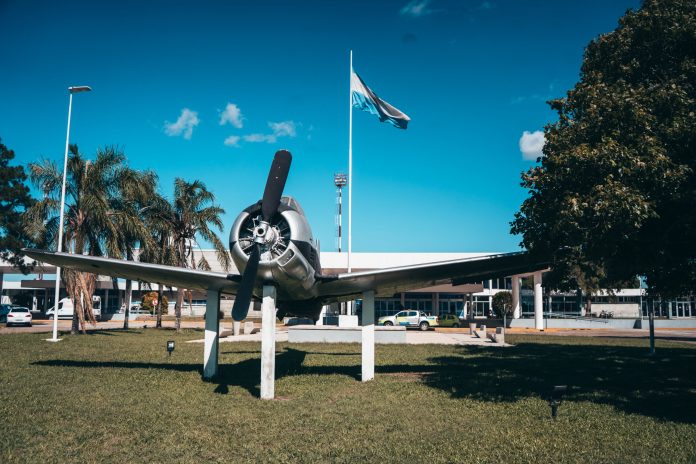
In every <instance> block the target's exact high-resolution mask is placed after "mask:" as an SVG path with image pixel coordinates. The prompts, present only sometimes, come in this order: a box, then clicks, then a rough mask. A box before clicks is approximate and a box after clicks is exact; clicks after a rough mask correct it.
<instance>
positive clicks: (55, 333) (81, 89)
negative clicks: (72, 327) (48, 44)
mask: <svg viewBox="0 0 696 464" xmlns="http://www.w3.org/2000/svg"><path fill="white" fill-rule="evenodd" d="M91 90H92V88H91V87H88V86H86V85H78V86H75V87H68V92H69V93H70V103H68V131H67V133H66V135H65V155H64V156H63V185H62V186H61V190H60V222H59V223H58V249H57V251H58V253H60V252H61V251H63V212H64V210H65V179H66V176H67V174H68V144H69V143H70V116H71V113H72V96H73V94H74V93H79V92H89V91H91ZM59 298H60V267H58V266H56V297H55V302H54V306H53V338H49V339H47V341H49V342H57V341H60V338H58V301H59Z"/></svg>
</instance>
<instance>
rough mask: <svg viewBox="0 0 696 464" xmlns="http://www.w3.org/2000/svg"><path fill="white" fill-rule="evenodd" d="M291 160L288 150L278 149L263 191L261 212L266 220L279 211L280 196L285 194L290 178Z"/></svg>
mask: <svg viewBox="0 0 696 464" xmlns="http://www.w3.org/2000/svg"><path fill="white" fill-rule="evenodd" d="M291 161H292V155H291V154H290V152H289V151H287V150H278V151H277V152H276V154H275V157H274V158H273V164H271V170H270V171H269V172H268V180H267V181H266V188H265V190H264V191H263V200H262V201H261V214H262V215H263V220H264V221H266V222H268V221H270V220H271V218H272V217H273V215H274V214H275V213H276V211H278V206H279V205H280V197H282V196H283V189H284V188H285V181H286V180H287V179H288V172H289V171H290V162H291Z"/></svg>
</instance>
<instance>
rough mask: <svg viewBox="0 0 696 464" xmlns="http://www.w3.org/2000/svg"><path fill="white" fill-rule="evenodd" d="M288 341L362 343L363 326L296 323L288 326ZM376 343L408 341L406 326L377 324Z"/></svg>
mask: <svg viewBox="0 0 696 464" xmlns="http://www.w3.org/2000/svg"><path fill="white" fill-rule="evenodd" d="M288 342H289V343H362V327H336V326H316V325H295V326H292V327H288ZM375 343H380V344H389V343H406V328H405V327H398V326H397V327H383V326H375Z"/></svg>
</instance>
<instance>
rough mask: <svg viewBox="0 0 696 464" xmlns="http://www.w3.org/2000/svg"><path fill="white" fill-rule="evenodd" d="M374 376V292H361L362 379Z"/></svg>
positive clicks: (364, 380)
mask: <svg viewBox="0 0 696 464" xmlns="http://www.w3.org/2000/svg"><path fill="white" fill-rule="evenodd" d="M374 378H375V292H374V291H369V292H365V293H363V301H362V381H363V382H367V381H368V380H372V379H374Z"/></svg>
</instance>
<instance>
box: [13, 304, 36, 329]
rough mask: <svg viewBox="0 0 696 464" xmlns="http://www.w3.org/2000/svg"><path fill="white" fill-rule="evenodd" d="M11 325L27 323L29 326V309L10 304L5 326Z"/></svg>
mask: <svg viewBox="0 0 696 464" xmlns="http://www.w3.org/2000/svg"><path fill="white" fill-rule="evenodd" d="M12 325H27V326H29V327H31V311H29V308H25V307H23V306H12V308H11V309H10V312H9V313H7V327H10V326H12Z"/></svg>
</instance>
